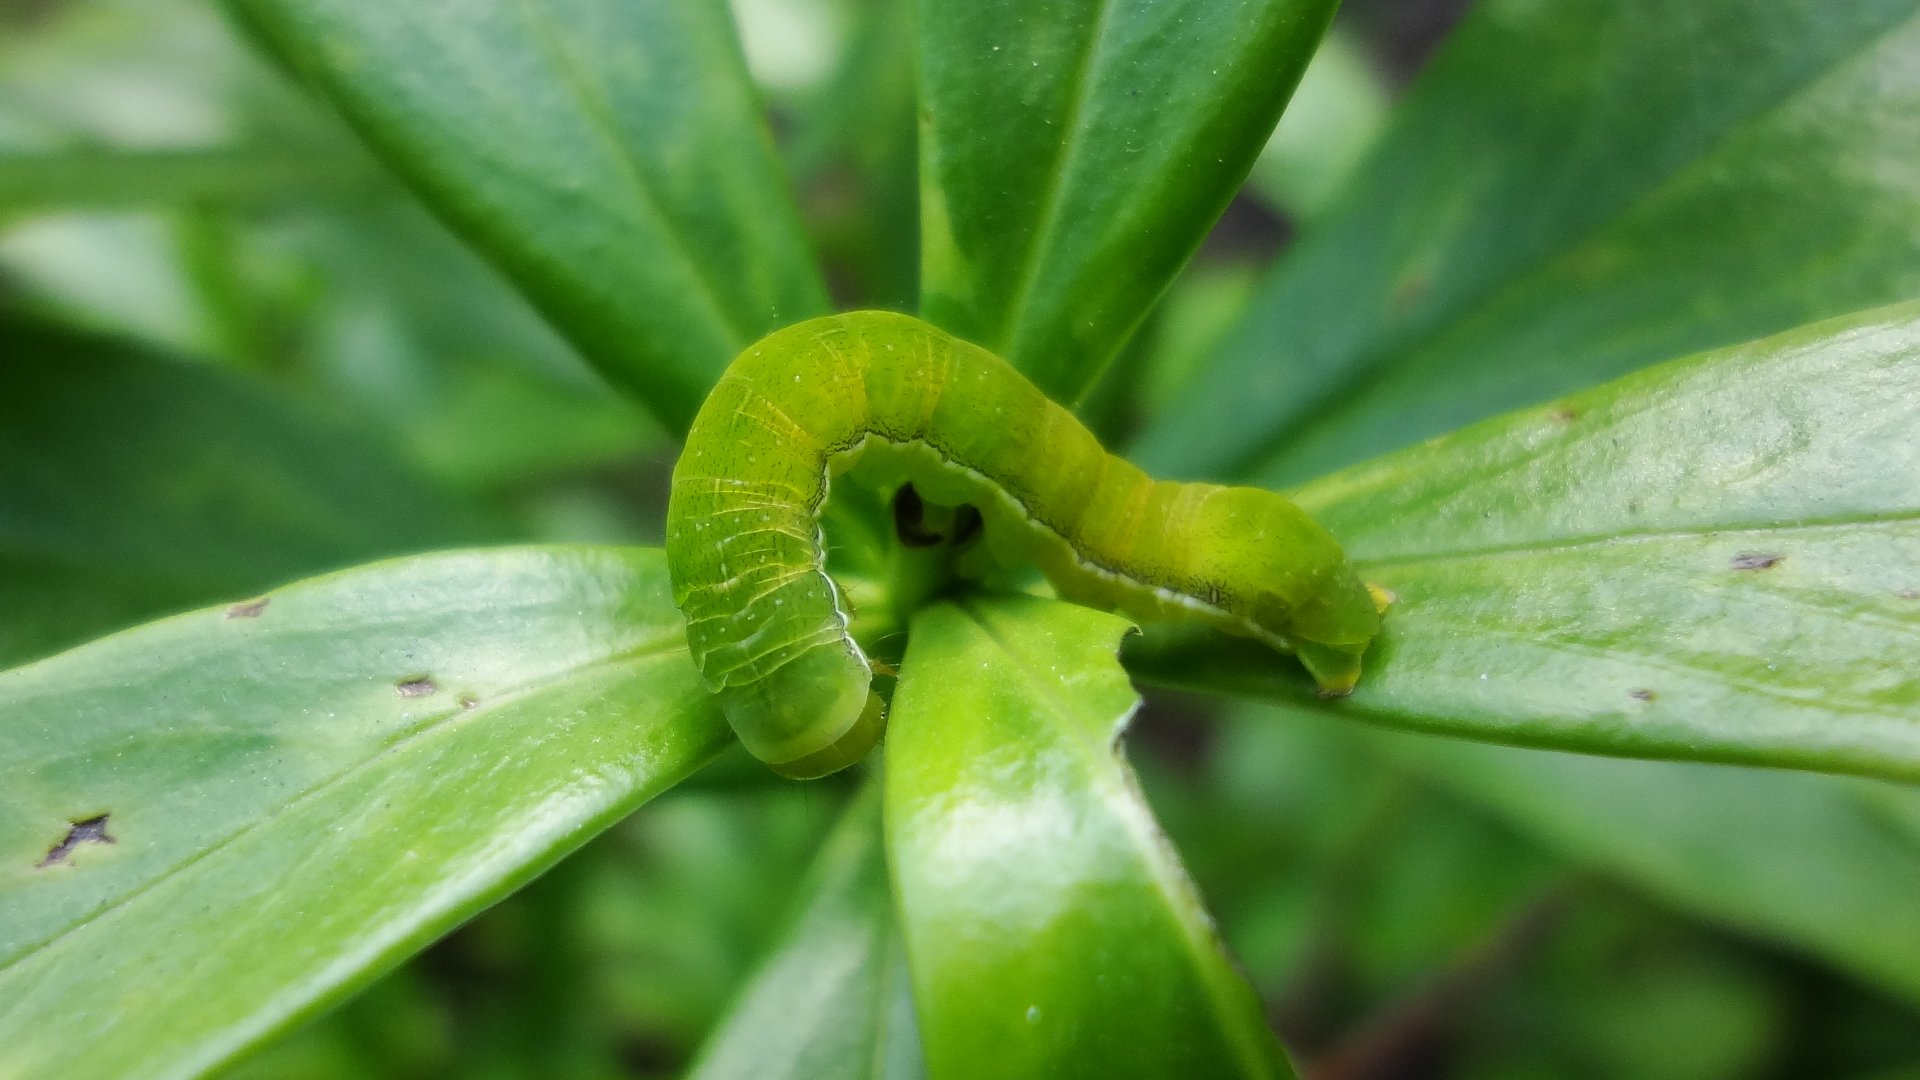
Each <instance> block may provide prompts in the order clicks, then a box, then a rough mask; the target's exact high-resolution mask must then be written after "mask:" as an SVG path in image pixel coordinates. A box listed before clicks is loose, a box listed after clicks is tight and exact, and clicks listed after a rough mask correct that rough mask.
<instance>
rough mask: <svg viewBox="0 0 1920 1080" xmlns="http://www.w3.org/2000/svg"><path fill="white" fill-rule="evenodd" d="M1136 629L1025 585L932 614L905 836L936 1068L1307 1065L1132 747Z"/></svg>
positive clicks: (1044, 1071) (896, 762)
mask: <svg viewBox="0 0 1920 1080" xmlns="http://www.w3.org/2000/svg"><path fill="white" fill-rule="evenodd" d="M1125 628H1126V623H1125V622H1124V620H1121V619H1119V618H1117V617H1115V616H1112V615H1107V614H1104V613H1101V612H1097V611H1092V610H1090V609H1087V608H1080V607H1074V606H1071V605H1067V604H1060V603H1055V602H1052V601H1045V600H1039V599H1034V598H1010V597H1009V598H997V599H986V600H980V601H976V602H972V603H969V604H967V605H965V606H963V607H956V606H952V605H939V606H936V607H933V608H929V609H927V610H925V611H923V612H922V613H921V614H920V615H919V616H918V617H917V618H916V620H915V623H914V629H913V636H912V637H911V638H910V639H909V641H908V645H907V655H906V659H905V663H904V665H903V667H902V681H901V684H900V689H899V692H898V694H897V695H896V696H895V699H894V715H893V718H892V721H891V724H890V728H889V734H888V736H887V742H886V754H887V772H886V813H887V847H888V852H889V855H890V857H891V860H892V865H893V874H894V880H895V882H896V889H897V892H898V896H899V902H900V910H901V917H902V919H903V921H904V924H905V931H906V941H907V958H908V962H909V965H910V967H911V968H912V971H913V985H914V995H915V1001H916V1004H917V1007H918V1010H919V1015H920V1029H921V1036H922V1038H923V1040H924V1042H925V1046H926V1052H927V1067H928V1073H929V1075H931V1076H933V1077H936V1078H939V1077H971V1076H995V1077H1007V1078H1020V1077H1063V1076H1088V1077H1103V1078H1116V1077H1133V1076H1138V1077H1165V1076H1209V1077H1230V1076H1263V1077H1265V1076H1288V1075H1291V1073H1290V1071H1289V1070H1288V1068H1287V1066H1286V1064H1285V1061H1284V1060H1283V1059H1282V1057H1281V1056H1280V1054H1279V1053H1278V1050H1277V1047H1276V1046H1275V1044H1274V1042H1273V1038H1272V1035H1271V1034H1270V1033H1269V1032H1268V1030H1267V1028H1266V1024H1265V1021H1264V1018H1263V1016H1262V1014H1261V1010H1260V1003H1259V1001H1258V999H1257V998H1256V997H1255V996H1254V994H1253V991H1252V988H1251V987H1249V986H1248V985H1247V983H1246V981H1245V980H1244V978H1243V977H1242V976H1241V974H1240V972H1239V971H1238V969H1237V968H1235V966H1234V965H1233V963H1232V961H1231V960H1229V959H1228V957H1227V956H1226V955H1225V953H1224V951H1223V947H1222V946H1221V944H1220V941H1219V938H1218V936H1217V935H1216V934H1215V932H1214V929H1213V925H1212V922H1211V921H1210V920H1209V919H1208V917H1207V915H1206V913H1205V912H1204V911H1203V910H1202V908H1201V906H1200V900H1199V897H1198V896H1197V895H1196V893H1195V891H1194V888H1193V886H1192V884H1191V883H1190V882H1189V881H1188V880H1187V877H1186V873H1185V871H1184V870H1183V869H1182V868H1181V866H1180V864H1179V861H1178V859H1177V858H1176V857H1175V856H1174V854H1173V850H1172V848H1171V847H1170V846H1169V845H1168V844H1167V842H1166V840H1165V837H1164V836H1163V835H1162V834H1161V833H1160V830H1159V827H1158V826H1157V825H1156V824H1155V822H1154V820H1153V817H1152V814H1151V812H1150V811H1149V810H1148V809H1147V806H1146V804H1145V802H1144V800H1143V799H1142V798H1141V796H1140V792H1139V790H1138V789H1137V788H1136V786H1135V784H1134V780H1133V774H1132V772H1131V770H1129V769H1128V768H1127V766H1126V764H1125V762H1124V761H1123V760H1122V759H1121V758H1120V756H1119V754H1118V752H1117V747H1116V742H1115V740H1116V739H1117V738H1118V737H1119V734H1120V731H1121V728H1122V727H1123V726H1124V725H1125V723H1126V721H1127V719H1128V718H1129V717H1130V716H1131V715H1132V713H1133V710H1134V708H1135V707H1136V706H1137V704H1138V699H1137V698H1136V697H1135V696H1134V694H1133V689H1132V687H1130V686H1129V685H1128V684H1127V680H1126V675H1125V673H1124V672H1123V671H1122V670H1121V669H1120V666H1119V664H1118V663H1116V662H1115V660H1114V649H1115V647H1116V646H1117V645H1118V644H1119V639H1120V636H1121V634H1122V633H1123V632H1124V630H1125Z"/></svg>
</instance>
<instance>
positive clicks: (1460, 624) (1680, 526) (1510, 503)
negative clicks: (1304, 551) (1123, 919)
mask: <svg viewBox="0 0 1920 1080" xmlns="http://www.w3.org/2000/svg"><path fill="white" fill-rule="evenodd" d="M1916 430H1920V305H1906V306H1902V307H1898V308H1893V309H1886V310H1882V311H1878V312H1872V313H1868V314H1865V315H1862V316H1855V317H1852V318H1849V319H1846V320H1840V321H1837V322H1834V323H1829V324H1823V325H1820V326H1815V327H1809V328H1805V329H1803V330H1800V331H1796V332H1794V333H1791V334H1786V335H1781V336H1780V337H1777V338H1771V339H1768V340H1765V341H1760V342H1756V343H1753V344H1751V345H1745V346H1738V347H1735V348H1732V349H1726V350H1721V351H1718V352H1713V353H1708V354H1704V355H1702V356H1699V357H1695V358H1692V359H1688V360H1683V361H1678V362H1675V363H1673V364H1668V365H1664V366H1661V367H1657V368H1652V369H1650V370H1648V371H1645V372H1642V373H1640V374H1638V375H1634V376H1631V377H1629V378H1626V379H1621V380H1619V381H1617V382H1615V383H1612V384H1609V385H1607V386H1604V387H1600V388H1598V389H1595V390H1592V391H1589V392H1587V393H1584V394H1581V395H1577V396H1575V397H1571V398H1568V399H1565V400H1564V401H1562V402H1560V403H1558V404H1555V405H1552V406H1548V407H1543V408H1538V409H1532V410H1527V411H1523V412H1519V413H1515V414H1513V415H1511V416H1507V417H1503V418H1500V419H1497V420H1492V421H1488V422H1486V423H1483V424H1479V425H1476V426H1474V427H1471V428H1468V429H1466V430H1464V431H1461V432H1459V433H1457V434H1454V435H1451V436H1447V437H1445V438H1442V439H1437V440H1434V441H1433V442H1430V443H1428V444H1427V445H1425V446H1421V447H1418V448H1415V449H1412V450H1408V451H1405V452H1402V453H1398V454H1393V455H1390V456H1388V457H1385V458H1382V459H1380V460H1378V461H1376V462H1373V463H1370V464H1367V465H1361V466H1356V467H1355V468H1353V469H1350V470H1347V471H1345V472H1342V473H1338V474H1336V475H1334V476H1331V477H1328V478H1326V479H1325V480H1322V481H1320V482H1318V483H1315V484H1313V485H1310V486H1309V487H1307V488H1304V489H1302V490H1301V491H1299V492H1298V493H1297V496H1298V498H1299V500H1300V503H1301V505H1302V506H1304V507H1306V508H1307V509H1308V510H1309V511H1310V512H1312V513H1313V514H1314V515H1315V516H1316V517H1317V518H1318V519H1319V520H1321V521H1322V522H1324V523H1325V524H1326V525H1327V526H1328V527H1329V528H1330V529H1332V530H1333V532H1334V533H1335V535H1337V536H1339V537H1340V538H1341V540H1342V541H1343V542H1344V543H1345V544H1346V545H1347V546H1348V550H1349V551H1350V552H1351V553H1352V554H1353V555H1354V556H1355V557H1356V558H1357V559H1358V560H1359V561H1360V563H1361V564H1362V566H1361V570H1362V573H1363V574H1364V575H1365V576H1366V577H1367V578H1368V579H1369V580H1371V581H1375V582H1378V583H1379V584H1381V585H1384V586H1385V587H1386V588H1388V589H1390V590H1392V591H1393V592H1394V593H1396V594H1397V595H1398V597H1399V599H1398V601H1397V602H1396V603H1395V604H1394V605H1393V607H1392V608H1391V609H1390V610H1389V611H1388V613H1387V617H1386V623H1385V630H1384V634H1383V636H1382V638H1381V639H1380V640H1379V642H1378V643H1377V644H1376V645H1375V647H1374V648H1373V649H1372V650H1371V651H1370V652H1369V654H1368V656H1367V666H1368V671H1367V674H1366V675H1365V676H1363V677H1362V679H1361V681H1360V686H1359V688H1358V690H1356V691H1355V693H1354V694H1353V696H1352V697H1351V698H1349V699H1347V700H1346V701H1345V702H1342V703H1340V704H1339V705H1337V706H1335V708H1337V710H1338V711H1339V712H1341V713H1344V714H1347V715H1352V716H1356V717H1364V718H1372V719H1377V720H1381V721H1386V722H1390V723H1393V724H1400V725H1406V726H1411V727H1417V728H1424V729H1428V730H1434V731H1443V732H1447V733H1451V734H1457V735H1464V736H1471V737H1476V738H1483V739H1491V740H1495V741H1501V742H1518V743H1529V744H1538V745H1545V746H1554V747H1562V748H1567V749H1575V750H1584V751H1589V752H1594V753H1603V754H1618V755H1631V756H1646V757H1672V758H1690V759H1701V760H1716V761H1728V762H1745V763H1752V764H1762V765H1779V766H1789V767H1795V768H1806V769H1821V770H1836V771H1842V772H1857V773H1864V774H1871V775H1879V776H1886V777H1893V778H1900V779H1908V780H1912V779H1920V667H1916V665H1914V664H1913V663H1912V662H1911V658H1912V657H1914V656H1916V655H1920V484H1916V483H1915V477H1916V476H1920V440H1917V439H1915V438H1914V432H1915V431H1916ZM1149 651H1151V650H1149ZM1179 652H1180V650H1179V649H1177V648H1176V649H1173V650H1171V651H1169V652H1163V653H1161V654H1160V655H1158V656H1153V657H1149V656H1148V655H1146V654H1145V653H1143V654H1142V656H1141V657H1140V660H1141V663H1142V665H1143V667H1150V668H1155V669H1157V670H1158V671H1159V673H1160V675H1161V676H1162V677H1169V678H1175V679H1178V680H1180V681H1193V680H1203V679H1206V678H1207V676H1208V674H1209V672H1210V671H1211V673H1213V674H1218V675H1220V676H1221V678H1223V679H1225V680H1226V681H1227V682H1228V683H1229V684H1234V683H1237V684H1238V685H1241V686H1243V687H1247V688H1252V687H1256V686H1258V687H1264V688H1266V689H1267V690H1270V691H1278V690H1279V688H1280V687H1281V685H1282V684H1284V683H1286V682H1288V681H1290V680H1291V672H1290V669H1289V668H1288V667H1287V666H1285V665H1281V664H1276V663H1274V662H1272V660H1271V659H1270V658H1266V657H1261V656H1258V655H1257V654H1256V652H1255V651H1254V650H1239V649H1234V648H1232V647H1225V648H1221V647H1217V646H1216V647H1215V648H1213V649H1212V650H1210V651H1208V652H1205V653H1204V654H1203V655H1201V656H1198V657H1195V656H1191V655H1189V656H1188V657H1187V658H1186V660H1185V661H1184V663H1183V662H1182V661H1181V660H1179V659H1177V654H1178V653H1179ZM1229 653H1231V654H1232V655H1231V656H1229V655H1228V654H1229Z"/></svg>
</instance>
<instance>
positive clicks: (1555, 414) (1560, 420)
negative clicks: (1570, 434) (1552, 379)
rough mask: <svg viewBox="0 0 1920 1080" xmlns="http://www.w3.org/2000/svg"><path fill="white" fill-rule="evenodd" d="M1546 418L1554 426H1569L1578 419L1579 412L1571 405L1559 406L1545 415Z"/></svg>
mask: <svg viewBox="0 0 1920 1080" xmlns="http://www.w3.org/2000/svg"><path fill="white" fill-rule="evenodd" d="M1547 418H1548V419H1549V420H1552V421H1553V422H1554V423H1556V424H1571V423H1573V422H1574V421H1575V420H1578V419H1580V410H1578V409H1575V408H1574V407H1572V406H1571V405H1561V406H1559V407H1557V408H1555V409H1554V410H1553V411H1551V412H1549V413H1547Z"/></svg>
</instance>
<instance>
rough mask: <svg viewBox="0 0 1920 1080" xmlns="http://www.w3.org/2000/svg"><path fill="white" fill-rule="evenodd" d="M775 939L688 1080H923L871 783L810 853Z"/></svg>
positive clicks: (877, 806)
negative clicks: (798, 898)
mask: <svg viewBox="0 0 1920 1080" xmlns="http://www.w3.org/2000/svg"><path fill="white" fill-rule="evenodd" d="M802 897H803V901H802V904H803V906H802V907H801V909H800V913H799V917H798V918H797V919H796V920H795V922H794V924H793V927H792V928H791V929H790V930H789V931H788V933H787V935H786V937H785V939H784V940H783V941H781V942H780V944H779V945H777V946H776V947H775V948H774V950H773V952H772V954H771V955H770V956H769V957H768V958H767V961H766V963H765V964H764V965H763V966H762V967H761V969H760V972H759V973H758V974H757V975H755V976H754V978H753V980H752V981H751V982H750V983H749V984H748V986H747V988H746V991H745V993H743V994H742V995H741V997H740V1000H739V1001H738V1002H737V1003H736V1004H735V1005H734V1008H733V1010H732V1012H731V1014H730V1015H728V1016H727V1017H726V1018H725V1019H724V1020H722V1021H721V1023H720V1026H719V1028H718V1030H717V1031H716V1032H715V1033H714V1036H713V1037H712V1039H711V1040H710V1041H709V1042H708V1043H707V1045H706V1047H705V1048H704V1049H703V1050H702V1051H701V1055H700V1060H699V1062H698V1063H697V1064H696V1065H695V1066H694V1068H693V1070H692V1071H691V1072H690V1073H689V1074H688V1075H689V1076H690V1077H691V1078H692V1080H724V1078H729V1077H740V1078H744V1080H780V1078H782V1077H793V1078H796V1080H834V1078H836V1077H846V1078H848V1080H881V1078H888V1077H898V1078H909V1077H918V1076H923V1075H925V1069H924V1067H923V1066H922V1063H921V1059H920V1038H919V1031H918V1029H917V1028H916V1027H915V1026H914V1019H913V1000H912V995H911V993H910V991H909V988H908V985H907V971H906V963H905V952H904V949H903V947H902V945H901V942H900V931H899V927H898V926H897V925H896V923H895V921H894V917H893V900H892V894H891V892H890V891H889V889H888V887H887V865H886V859H885V850H884V848H883V847H882V840H881V835H880V791H879V786H878V785H877V784H870V785H869V786H868V787H867V789H866V790H865V791H864V792H863V793H862V794H861V795H860V796H858V797H857V798H856V799H855V800H854V802H853V805H852V806H850V807H849V808H848V809H847V812H846V814H845V816H844V817H843V818H842V819H841V823H840V826H839V828H837V829H836V830H835V831H834V834H833V835H832V836H831V837H829V838H828V840H827V842H826V844H825V845H824V846H823V847H822V848H821V849H820V854H819V857H818V859H817V860H816V861H815V863H814V867H813V870H812V871H811V873H810V875H809V881H808V883H807V885H806V887H805V888H804V889H803V890H802Z"/></svg>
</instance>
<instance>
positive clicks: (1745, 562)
mask: <svg viewBox="0 0 1920 1080" xmlns="http://www.w3.org/2000/svg"><path fill="white" fill-rule="evenodd" d="M1784 558H1786V556H1785V555H1768V554H1766V553H1764V552H1759V551H1743V552H1741V553H1740V554H1738V555H1735V556H1734V557H1733V568H1734V569H1735V570H1771V569H1773V568H1774V567H1775V566H1778V565H1779V564H1780V560H1782V559H1784Z"/></svg>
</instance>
